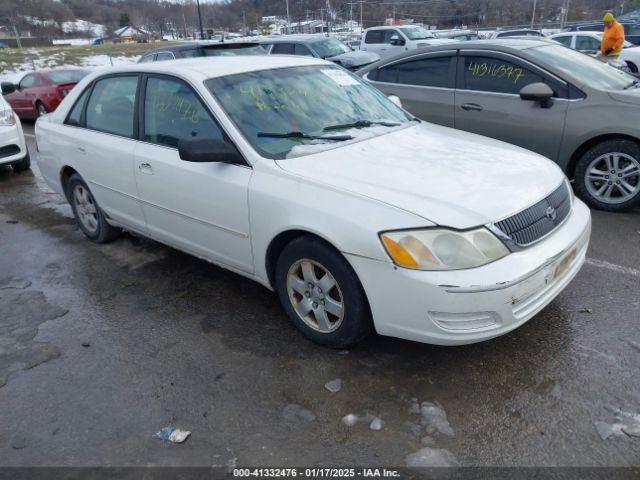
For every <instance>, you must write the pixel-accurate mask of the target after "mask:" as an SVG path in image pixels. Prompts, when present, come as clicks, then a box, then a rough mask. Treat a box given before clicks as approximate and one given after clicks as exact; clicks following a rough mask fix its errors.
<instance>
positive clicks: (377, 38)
mask: <svg viewBox="0 0 640 480" xmlns="http://www.w3.org/2000/svg"><path fill="white" fill-rule="evenodd" d="M364 43H384V30H370V31H368V32H367V35H366V36H365V37H364Z"/></svg>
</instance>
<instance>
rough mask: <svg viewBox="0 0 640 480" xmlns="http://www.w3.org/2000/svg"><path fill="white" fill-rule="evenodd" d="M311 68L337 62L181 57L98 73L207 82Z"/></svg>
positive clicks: (268, 57)
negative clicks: (135, 74) (180, 78)
mask: <svg viewBox="0 0 640 480" xmlns="http://www.w3.org/2000/svg"><path fill="white" fill-rule="evenodd" d="M311 65H330V66H335V64H334V63H332V62H328V61H326V60H321V59H319V58H314V57H301V56H295V55H258V56H255V57H252V59H251V61H250V62H247V58H246V57H244V56H229V57H226V56H224V57H197V58H181V59H176V60H171V61H169V62H148V63H132V64H127V65H121V66H120V65H117V66H114V67H109V68H106V69H101V70H99V71H96V74H95V76H98V75H99V74H101V75H104V74H110V73H127V72H141V73H160V74H162V73H164V74H179V75H180V76H183V77H187V78H192V79H197V80H205V79H207V78H213V77H223V76H226V75H235V74H238V73H247V72H254V71H259V70H271V69H276V68H288V67H303V66H311Z"/></svg>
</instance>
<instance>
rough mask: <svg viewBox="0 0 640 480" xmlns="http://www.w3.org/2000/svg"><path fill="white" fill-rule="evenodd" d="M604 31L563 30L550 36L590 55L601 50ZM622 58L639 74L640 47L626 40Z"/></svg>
mask: <svg viewBox="0 0 640 480" xmlns="http://www.w3.org/2000/svg"><path fill="white" fill-rule="evenodd" d="M602 35H603V33H602V32H588V31H579V32H561V33H556V34H554V35H550V36H549V37H548V38H550V39H551V40H555V41H556V42H559V43H561V44H563V45H564V46H565V47H569V48H572V49H573V50H578V51H579V52H583V53H586V54H590V55H597V54H598V52H600V43H601V42H602ZM618 58H619V59H620V60H622V61H623V62H625V63H626V64H627V67H628V68H629V71H630V72H631V73H633V74H637V73H638V72H639V71H640V47H636V46H635V45H634V44H633V43H631V42H624V45H623V47H622V53H621V54H620V57H618ZM622 65H623V66H624V64H622Z"/></svg>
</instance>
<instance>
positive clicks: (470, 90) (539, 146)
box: [455, 51, 568, 160]
mask: <svg viewBox="0 0 640 480" xmlns="http://www.w3.org/2000/svg"><path fill="white" fill-rule="evenodd" d="M536 82H543V83H546V84H548V85H549V86H550V87H551V88H552V89H553V90H554V92H555V95H556V98H555V99H554V103H553V105H552V106H551V107H550V108H542V107H541V105H540V104H539V103H538V102H532V101H524V100H522V99H521V98H520V95H519V92H520V90H521V89H522V88H523V87H524V86H526V85H529V84H531V83H536ZM567 95H568V85H567V84H566V83H564V82H563V81H562V80H560V79H558V78H557V77H555V76H552V75H551V74H548V73H546V72H545V71H543V70H541V69H539V68H538V67H536V66H534V65H532V64H530V63H528V62H526V61H525V60H522V59H520V58H517V57H515V56H513V55H509V54H504V53H499V52H489V51H466V52H463V51H461V54H460V57H459V58H458V69H457V89H456V93H455V128H457V129H460V130H466V131H468V132H473V133H478V134H480V135H485V136H487V137H492V138H495V139H498V140H503V141H505V142H508V143H512V144H514V145H518V146H520V147H523V148H526V149H529V150H532V151H534V152H537V153H540V154H542V155H544V156H546V157H549V158H551V159H553V160H555V159H556V158H557V157H558V151H559V148H560V144H561V142H562V136H563V132H564V124H565V118H566V112H567V106H568V101H567V100H566V98H567Z"/></svg>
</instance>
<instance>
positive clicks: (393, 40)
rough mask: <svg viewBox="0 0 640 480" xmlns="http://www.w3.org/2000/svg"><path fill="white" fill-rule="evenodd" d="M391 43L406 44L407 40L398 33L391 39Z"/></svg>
mask: <svg viewBox="0 0 640 480" xmlns="http://www.w3.org/2000/svg"><path fill="white" fill-rule="evenodd" d="M389 43H390V44H391V45H404V44H405V43H406V42H405V40H404V38H400V37H399V36H398V35H393V36H392V37H391V39H390V40H389Z"/></svg>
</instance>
